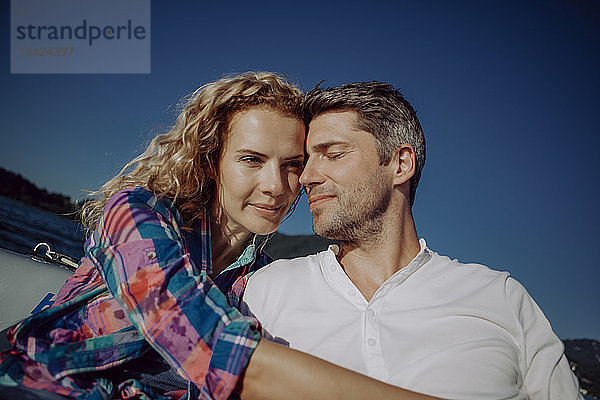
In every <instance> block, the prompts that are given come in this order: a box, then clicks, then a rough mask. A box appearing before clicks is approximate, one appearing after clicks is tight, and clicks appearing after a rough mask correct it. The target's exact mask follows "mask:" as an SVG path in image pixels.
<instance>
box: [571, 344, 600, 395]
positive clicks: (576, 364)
mask: <svg viewBox="0 0 600 400" xmlns="http://www.w3.org/2000/svg"><path fill="white" fill-rule="evenodd" d="M563 343H564V344H565V355H566V356H567V358H568V359H569V364H570V365H571V370H573V372H574V373H575V375H576V376H577V379H579V385H580V386H581V389H583V390H582V392H583V393H584V394H586V395H587V396H590V397H593V398H596V399H600V342H599V341H597V340H591V339H567V340H564V341H563Z"/></svg>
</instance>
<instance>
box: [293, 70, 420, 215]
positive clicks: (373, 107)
mask: <svg viewBox="0 0 600 400" xmlns="http://www.w3.org/2000/svg"><path fill="white" fill-rule="evenodd" d="M343 110H346V111H353V112H355V113H356V114H357V128H359V129H361V130H363V131H365V132H369V133H371V134H372V135H373V136H375V139H376V140H377V144H378V152H379V161H380V163H381V165H388V164H389V162H390V161H391V159H392V155H393V154H394V151H395V150H396V149H397V148H398V147H399V146H400V145H402V144H409V145H410V146H411V147H412V148H413V150H414V152H415V159H416V166H415V174H414V175H413V177H412V179H411V181H410V204H411V206H412V204H413V203H414V201H415V192H416V190H417V185H418V184H419V179H420V177H421V171H422V170H423V166H424V165H425V135H424V134H423V129H422V128H421V124H420V123H419V120H418V118H417V114H416V113H415V110H414V109H413V108H412V106H411V105H410V103H409V102H408V101H406V99H405V98H404V97H403V96H402V94H401V93H400V91H399V90H398V89H395V88H394V87H393V86H392V85H390V84H387V83H383V82H377V81H372V82H356V83H348V84H345V85H341V86H335V87H330V88H327V89H321V88H319V87H318V85H317V87H316V88H314V89H313V90H311V91H310V92H309V93H307V95H306V102H305V107H304V111H305V117H306V119H307V122H310V121H311V120H312V119H314V118H316V117H318V116H319V115H321V114H323V113H325V112H328V111H343Z"/></svg>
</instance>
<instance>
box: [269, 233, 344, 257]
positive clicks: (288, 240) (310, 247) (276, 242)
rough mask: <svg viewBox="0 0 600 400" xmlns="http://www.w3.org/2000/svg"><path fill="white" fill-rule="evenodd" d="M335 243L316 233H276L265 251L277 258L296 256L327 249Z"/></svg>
mask: <svg viewBox="0 0 600 400" xmlns="http://www.w3.org/2000/svg"><path fill="white" fill-rule="evenodd" d="M333 243H335V241H333V240H329V239H325V238H322V237H320V236H316V235H304V236H300V235H297V236H296V235H294V236H288V235H284V234H281V233H275V235H273V236H272V237H271V238H270V239H269V241H268V242H267V245H266V246H265V252H266V253H267V254H268V255H270V256H271V257H273V258H274V259H276V260H277V259H280V258H295V257H302V256H307V255H309V254H314V253H316V252H318V251H321V250H325V249H326V248H327V247H328V246H329V245H330V244H333Z"/></svg>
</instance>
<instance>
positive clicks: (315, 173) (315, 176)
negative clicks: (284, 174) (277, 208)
mask: <svg viewBox="0 0 600 400" xmlns="http://www.w3.org/2000/svg"><path fill="white" fill-rule="evenodd" d="M317 164H318V163H317V161H316V160H315V159H314V158H313V157H309V158H308V160H307V161H306V164H305V165H304V171H302V175H300V184H301V185H304V186H305V187H307V188H310V187H312V186H314V185H317V184H319V183H322V182H323V175H322V174H321V172H320V170H319V167H318V165H317Z"/></svg>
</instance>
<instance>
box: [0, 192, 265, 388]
mask: <svg viewBox="0 0 600 400" xmlns="http://www.w3.org/2000/svg"><path fill="white" fill-rule="evenodd" d="M181 226H182V223H181V217H180V215H179V213H178V212H177V210H176V209H175V207H174V206H173V204H172V202H171V201H169V200H168V199H165V198H160V199H159V198H157V197H156V196H154V195H153V194H152V193H150V192H149V191H147V190H145V189H143V188H140V187H135V188H128V189H125V190H123V191H121V192H119V193H117V194H116V195H114V196H113V197H112V198H111V199H110V200H109V202H108V203H107V205H106V207H105V209H104V212H103V215H102V217H101V219H100V221H99V224H98V228H97V229H96V230H95V232H94V233H93V234H92V235H91V237H90V238H89V239H88V241H87V243H86V244H85V257H84V258H83V259H82V260H81V261H80V264H79V268H78V269H77V271H76V272H75V274H74V275H73V276H72V277H71V278H69V279H68V280H67V282H66V283H65V285H64V286H63V287H62V288H61V290H60V292H59V293H58V295H57V299H56V302H55V304H54V305H53V306H52V307H51V308H48V309H46V310H44V311H42V312H40V313H38V314H35V315H33V316H31V317H29V318H27V319H26V320H24V321H22V322H21V323H19V324H18V325H17V326H15V328H13V329H12V330H11V331H10V333H9V340H10V341H11V343H12V344H13V348H12V349H11V350H9V351H7V352H5V353H2V354H0V385H5V386H17V385H20V386H22V387H27V388H33V389H40V390H46V391H50V392H53V393H57V394H61V395H64V396H69V397H74V398H78V399H83V398H85V399H110V398H113V396H121V397H122V398H130V397H133V396H136V395H137V396H140V397H139V398H160V399H162V398H164V397H163V394H159V393H156V392H155V391H153V390H152V389H150V388H148V387H144V385H143V384H141V383H140V382H137V381H135V380H131V379H130V380H127V381H125V382H121V383H120V384H119V385H118V388H115V387H114V385H113V382H112V381H110V380H108V379H106V378H102V377H100V376H102V374H100V373H98V371H104V370H109V371H110V368H113V367H116V366H119V365H122V364H124V363H126V362H128V361H131V360H135V359H139V358H140V357H141V356H143V355H144V354H148V352H149V351H151V349H154V351H156V352H157V353H158V354H160V356H161V357H162V358H163V359H164V360H165V361H166V362H167V363H168V364H169V365H170V366H171V367H172V368H174V369H175V370H176V371H177V374H179V375H180V376H182V377H183V378H185V379H186V380H187V381H189V382H190V384H189V386H188V392H189V393H188V396H189V397H188V398H196V397H200V398H207V399H227V398H229V397H230V396H235V394H234V389H235V386H236V384H237V381H238V378H239V376H240V375H241V374H242V373H243V371H244V369H245V367H246V365H247V363H248V360H249V358H250V355H251V354H252V351H253V350H254V348H255V347H256V345H257V343H258V341H259V339H260V335H261V333H260V331H261V328H260V325H259V323H258V321H256V320H255V319H253V318H248V317H244V316H242V315H241V314H240V313H239V311H238V310H237V309H236V308H235V307H239V302H240V298H241V294H242V292H243V290H244V287H245V284H246V282H247V280H248V278H249V276H250V274H252V273H253V272H254V271H256V270H257V269H259V268H260V267H262V266H264V265H266V264H267V263H268V262H270V261H271V259H270V258H269V257H268V256H266V255H264V253H262V251H256V249H255V248H254V245H252V244H250V245H249V246H248V247H247V248H246V249H245V250H244V252H243V253H242V255H241V256H240V257H239V258H238V259H237V260H236V262H235V263H233V264H232V265H230V266H229V267H228V268H226V269H225V270H224V271H223V272H222V273H220V274H219V275H218V276H217V277H216V278H215V280H214V282H213V281H212V280H211V279H210V278H209V277H208V275H209V274H211V272H212V268H211V247H210V221H209V218H208V216H204V218H202V219H201V221H200V222H199V224H198V226H197V228H196V229H194V230H192V232H191V233H190V232H186V231H183V230H182V229H181ZM223 293H227V296H225V295H224V294H223ZM117 368H118V367H117ZM90 372H92V373H90ZM94 372H96V374H94ZM0 390H1V388H0ZM115 391H116V392H115ZM183 394H185V392H184V393H181V392H180V393H171V394H167V396H169V395H171V396H172V397H180V396H182V395H183Z"/></svg>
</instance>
